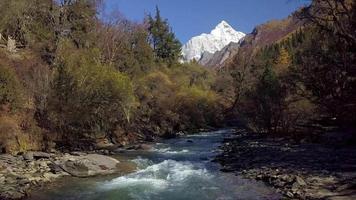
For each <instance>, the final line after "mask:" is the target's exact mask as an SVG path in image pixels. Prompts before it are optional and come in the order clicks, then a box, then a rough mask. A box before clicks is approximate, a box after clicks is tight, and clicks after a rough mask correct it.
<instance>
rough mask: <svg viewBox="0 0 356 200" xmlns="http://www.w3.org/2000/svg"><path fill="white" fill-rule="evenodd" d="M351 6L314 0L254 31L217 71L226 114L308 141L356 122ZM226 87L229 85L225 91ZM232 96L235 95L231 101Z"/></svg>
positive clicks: (252, 125)
mask: <svg viewBox="0 0 356 200" xmlns="http://www.w3.org/2000/svg"><path fill="white" fill-rule="evenodd" d="M355 9H356V5H355V3H354V1H349V0H345V1H338V0H328V1H321V0H314V1H312V3H311V5H310V6H308V7H305V8H302V9H300V10H298V11H296V12H295V13H293V14H292V15H291V16H290V17H288V18H287V19H284V20H280V21H270V22H268V23H266V24H263V25H260V26H258V27H256V29H255V30H254V31H253V32H252V33H251V34H249V35H247V36H246V38H245V40H244V41H243V42H242V44H241V45H240V47H239V49H238V53H237V55H236V56H234V57H233V58H231V59H230V61H229V62H228V63H227V65H226V66H225V67H223V68H222V69H220V73H219V78H218V79H219V80H229V81H230V84H225V85H221V86H220V87H219V90H218V91H219V92H220V93H221V94H222V96H224V97H229V98H228V100H229V102H230V104H231V105H232V106H231V107H232V109H231V110H230V111H231V112H230V115H231V116H232V118H238V119H239V120H242V121H244V123H245V124H246V125H247V126H248V127H249V128H251V129H252V130H254V131H256V132H263V133H275V134H280V135H284V136H287V135H294V136H297V137H301V136H302V135H305V134H306V135H309V136H310V135H313V134H312V133H318V132H319V133H323V132H326V131H328V130H330V128H331V129H333V130H335V129H337V130H343V131H346V132H350V133H353V132H354V128H355V124H356V121H355V120H356V118H355V117H356V115H355V113H356V96H355V86H356V85H355V84H356V82H355V81H356V74H355V69H356V66H355V65H356V60H355V53H356V52H355V49H356V43H355V42H356V40H355V38H356V33H355V30H356V29H355V24H356V10H355ZM226 86H230V87H226ZM232 94H233V95H232Z"/></svg>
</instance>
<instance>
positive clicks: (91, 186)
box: [31, 129, 281, 200]
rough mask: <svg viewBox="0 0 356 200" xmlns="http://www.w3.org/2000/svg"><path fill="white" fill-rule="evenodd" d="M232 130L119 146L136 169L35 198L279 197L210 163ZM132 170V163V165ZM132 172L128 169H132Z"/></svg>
mask: <svg viewBox="0 0 356 200" xmlns="http://www.w3.org/2000/svg"><path fill="white" fill-rule="evenodd" d="M232 135H233V130H229V129H226V130H219V131H214V132H205V133H199V134H195V135H187V136H183V137H179V138H174V139H169V140H163V141H161V142H160V143H155V144H153V145H152V147H151V148H150V149H148V150H120V151H118V155H115V156H114V157H117V158H118V159H119V160H120V161H121V162H122V163H125V162H126V163H133V164H134V166H135V168H136V169H135V170H134V171H131V172H128V173H126V174H125V175H109V176H98V177H94V178H73V177H68V178H63V179H61V180H60V181H56V182H55V183H54V184H51V186H48V187H46V188H43V189H42V190H41V191H35V192H33V194H32V195H31V199H33V200H35V199H36V200H47V199H51V200H64V199H65V200H71V199H73V200H74V199H75V200H80V199H83V200H84V199H85V200H99V199H100V200H126V199H139V200H142V199H143V200H144V199H147V200H149V199H152V200H159V199H167V200H175V199H177V200H180V199H181V200H190V199H191V200H216V199H219V200H237V199H280V198H281V196H279V195H278V194H277V193H276V192H275V191H274V190H273V189H271V188H270V187H268V186H266V185H264V183H262V182H256V181H253V180H247V179H243V178H242V177H240V176H236V175H234V174H232V173H224V172H221V171H220V166H219V164H217V163H214V162H211V161H212V160H213V159H214V158H215V156H216V155H218V154H219V153H221V152H220V150H219V146H220V145H221V143H222V141H223V140H224V138H226V137H231V136H232ZM127 166H128V168H130V166H132V164H127ZM128 171H129V170H128Z"/></svg>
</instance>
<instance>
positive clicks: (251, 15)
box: [104, 0, 308, 43]
mask: <svg viewBox="0 0 356 200" xmlns="http://www.w3.org/2000/svg"><path fill="white" fill-rule="evenodd" d="M104 2H105V10H106V11H107V12H111V11H113V10H119V11H120V12H121V13H122V14H123V15H124V16H126V17H127V18H128V19H130V20H133V21H136V22H141V21H142V19H143V18H144V16H145V13H154V10H155V7H156V5H158V7H159V8H160V10H161V13H162V16H163V17H164V18H167V19H168V21H169V23H170V25H171V27H172V28H173V31H174V32H175V34H176V36H177V37H178V38H179V40H180V41H181V42H182V43H185V42H186V41H187V40H189V39H190V38H191V37H192V36H196V35H199V34H201V33H204V32H205V33H208V32H210V31H211V30H212V29H213V28H214V27H215V26H216V25H217V24H218V23H219V22H220V21H222V20H225V21H227V22H228V23H229V24H230V25H231V26H232V27H234V28H235V29H236V30H238V31H242V32H245V33H250V32H251V31H252V30H253V28H254V27H255V26H256V25H259V24H261V23H264V22H266V21H268V20H271V19H282V18H284V17H287V16H288V15H289V14H290V13H292V12H293V11H295V10H296V9H298V8H299V7H301V6H302V5H305V4H306V3H307V2H308V1H307V0H104Z"/></svg>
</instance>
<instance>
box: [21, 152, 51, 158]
mask: <svg viewBox="0 0 356 200" xmlns="http://www.w3.org/2000/svg"><path fill="white" fill-rule="evenodd" d="M22 156H23V158H24V159H25V160H34V159H41V158H45V159H49V158H50V157H51V154H49V153H45V152H35V151H29V152H26V153H24V154H23V155H22Z"/></svg>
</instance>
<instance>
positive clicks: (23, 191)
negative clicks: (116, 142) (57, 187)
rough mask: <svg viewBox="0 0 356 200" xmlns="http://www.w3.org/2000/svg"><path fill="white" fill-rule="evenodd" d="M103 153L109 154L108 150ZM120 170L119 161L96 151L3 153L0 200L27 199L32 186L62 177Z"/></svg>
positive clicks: (1, 156) (35, 187)
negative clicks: (13, 154) (15, 154)
mask: <svg viewBox="0 0 356 200" xmlns="http://www.w3.org/2000/svg"><path fill="white" fill-rule="evenodd" d="M101 153H106V154H110V152H107V151H103V152H101ZM119 171H120V162H119V161H118V160H116V159H114V158H112V157H109V156H105V155H100V154H96V153H83V152H72V153H64V154H63V153H44V152H27V153H25V154H23V155H17V156H12V155H0V199H1V200H4V199H5V200H7V199H25V198H27V197H28V195H29V193H30V191H31V189H37V188H39V187H41V186H42V185H44V184H46V183H49V182H52V181H54V180H56V179H58V178H60V177H63V176H75V177H89V176H96V175H107V174H112V173H117V172H119Z"/></svg>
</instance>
